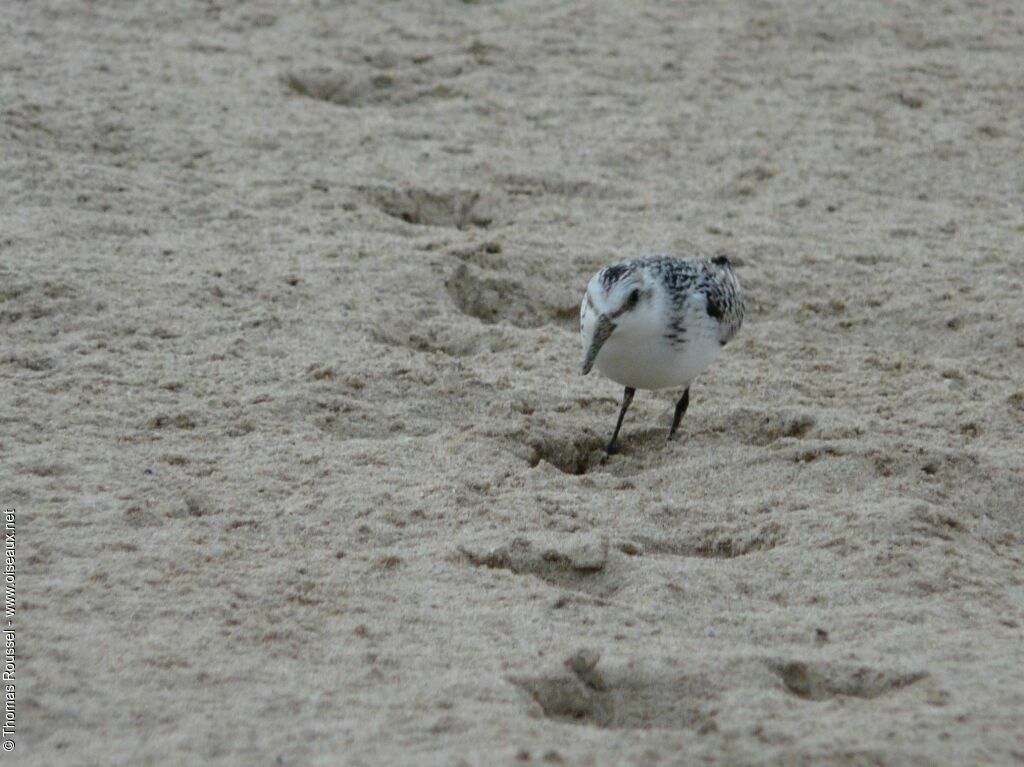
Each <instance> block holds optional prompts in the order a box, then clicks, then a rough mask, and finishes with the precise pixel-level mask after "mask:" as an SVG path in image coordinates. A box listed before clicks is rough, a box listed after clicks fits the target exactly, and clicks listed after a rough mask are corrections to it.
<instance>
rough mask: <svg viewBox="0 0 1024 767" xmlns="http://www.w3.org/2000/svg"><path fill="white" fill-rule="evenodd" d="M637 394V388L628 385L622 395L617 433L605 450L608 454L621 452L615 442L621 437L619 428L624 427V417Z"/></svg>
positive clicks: (616, 427)
mask: <svg viewBox="0 0 1024 767" xmlns="http://www.w3.org/2000/svg"><path fill="white" fill-rule="evenodd" d="M634 394H636V389H633V388H631V387H629V386H627V387H626V391H625V393H623V395H622V407H620V408H619V420H618V423H616V424H615V433H614V434H612V438H611V441H609V442H608V446H607V447H606V448H605V449H604V451H605V452H606V453H607V454H608V455H614V454H615V453H617V452H619V446H618V445H616V444H615V440H617V439H618V438H619V429H621V428H622V419H623V418H624V417H625V415H626V411H627V410H628V409H629V403H630V402H632V401H633V395H634Z"/></svg>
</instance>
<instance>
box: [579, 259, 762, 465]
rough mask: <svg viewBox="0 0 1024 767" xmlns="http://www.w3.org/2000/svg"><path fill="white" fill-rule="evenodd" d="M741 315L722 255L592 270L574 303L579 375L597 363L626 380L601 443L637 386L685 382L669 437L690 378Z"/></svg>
mask: <svg viewBox="0 0 1024 767" xmlns="http://www.w3.org/2000/svg"><path fill="white" fill-rule="evenodd" d="M742 322H743V291H742V290H741V289H740V284H739V281H738V280H737V279H736V273H735V272H734V271H733V267H732V264H731V263H729V259H728V258H726V257H725V256H717V257H715V258H712V259H710V260H708V259H703V258H695V259H683V258H672V257H670V256H650V257H646V258H638V259H636V260H634V261H622V262H620V263H617V264H612V265H611V266H606V267H605V268H604V269H602V270H601V271H599V272H598V273H597V274H595V275H594V278H593V279H592V280H591V281H590V284H589V285H587V294H586V295H585V296H584V297H583V305H582V306H581V307H580V334H581V335H582V336H583V354H584V357H583V375H586V374H587V373H589V372H590V369H591V368H593V367H594V366H595V365H596V366H597V369H598V370H600V371H601V372H602V373H604V374H605V375H606V376H608V377H609V378H610V379H612V380H613V381H616V382H617V383H620V384H622V385H623V386H625V387H626V391H625V393H624V394H623V395H622V407H620V408H619V420H618V422H617V423H616V424H615V431H614V432H613V433H612V438H611V440H610V441H609V442H608V446H607V447H606V448H605V452H606V453H608V454H609V455H611V454H612V453H615V452H616V451H617V445H616V440H617V439H618V436H619V429H620V428H622V419H623V417H624V416H625V415H626V410H627V409H628V408H629V403H631V402H632V401H633V395H634V394H635V393H636V390H637V389H664V388H666V387H668V386H685V387H686V388H685V390H684V391H683V396H682V397H680V398H679V402H678V403H677V404H676V413H675V417H674V418H673V419H672V428H671V429H669V432H668V438H669V439H672V438H673V437H674V436H675V433H676V429H678V428H679V421H680V420H681V419H682V417H683V414H684V413H685V412H686V408H687V406H689V404H690V384H691V383H693V380H694V379H695V378H696V377H697V376H699V375H700V374H701V373H703V372H704V371H705V370H707V368H708V366H709V365H710V364H711V362H712V361H713V360H714V359H715V357H717V356H718V353H719V352H720V351H722V347H723V346H725V345H726V344H727V343H728V342H729V341H730V340H731V339H732V337H733V336H735V335H736V331H738V330H739V328H740V324H742Z"/></svg>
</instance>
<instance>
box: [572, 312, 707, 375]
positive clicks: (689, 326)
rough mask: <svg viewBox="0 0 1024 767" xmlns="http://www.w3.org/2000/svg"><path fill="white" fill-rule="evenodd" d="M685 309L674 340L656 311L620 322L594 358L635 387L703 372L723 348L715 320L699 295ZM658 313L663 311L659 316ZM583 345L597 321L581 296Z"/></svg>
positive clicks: (606, 371) (598, 365)
mask: <svg viewBox="0 0 1024 767" xmlns="http://www.w3.org/2000/svg"><path fill="white" fill-rule="evenodd" d="M694 298H695V299H696V300H691V301H689V302H688V306H687V307H686V309H685V310H684V315H683V317H684V319H683V323H682V339H681V340H680V341H678V342H676V343H672V342H671V341H670V340H669V339H668V338H667V336H668V335H669V333H670V329H669V327H668V325H667V323H666V322H665V321H663V320H662V318H663V317H664V316H665V315H663V314H661V313H660V312H659V313H657V314H655V313H652V314H651V315H650V319H649V321H647V322H640V323H631V324H629V325H625V324H624V325H623V327H621V328H619V329H616V330H615V332H613V333H612V334H611V336H610V337H609V338H608V340H607V341H606V342H605V344H604V346H602V347H601V351H600V353H599V354H598V355H597V359H596V360H595V362H594V367H596V368H597V369H598V370H599V371H600V372H601V373H603V374H604V375H606V376H608V378H610V379H612V380H613V381H616V382H617V383H620V384H622V385H623V386H629V387H632V388H634V389H664V388H666V387H669V386H685V385H688V384H689V383H690V382H691V381H693V380H694V379H695V378H696V377H697V376H699V375H700V374H701V373H703V372H704V371H705V370H707V368H708V367H709V366H710V365H711V363H712V362H713V361H714V359H715V357H717V356H718V354H719V353H720V352H721V351H722V345H721V343H720V341H719V328H718V323H717V322H716V321H715V320H714V319H713V318H711V317H709V316H708V313H707V308H706V304H705V302H704V300H703V296H700V295H698V296H695V297H694ZM659 315H661V316H659ZM581 320H582V321H581V335H582V336H583V347H584V351H585V350H586V348H587V347H588V346H589V341H590V339H591V338H592V337H593V333H594V328H595V326H596V324H597V317H596V314H595V313H594V312H593V311H592V310H589V309H588V307H587V306H586V302H584V306H583V309H582V313H581Z"/></svg>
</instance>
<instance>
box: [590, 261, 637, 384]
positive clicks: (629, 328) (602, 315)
mask: <svg viewBox="0 0 1024 767" xmlns="http://www.w3.org/2000/svg"><path fill="white" fill-rule="evenodd" d="M654 303H655V291H654V284H653V282H652V281H651V280H650V278H649V276H648V275H647V273H646V271H645V270H644V269H641V268H638V267H636V266H634V265H633V264H630V263H621V264H613V265H612V266H608V267H605V268H604V269H602V270H601V271H599V272H598V273H597V274H595V275H594V277H593V279H591V280H590V284H589V285H587V294H586V295H585V296H584V297H583V305H582V306H581V307H580V333H581V335H582V336H583V354H584V357H583V375H586V374H587V373H589V372H590V370H591V368H592V367H593V366H594V361H595V360H596V359H597V355H598V353H599V352H600V351H601V347H602V346H604V344H605V342H606V341H607V340H608V339H609V338H610V337H611V336H612V334H613V333H614V334H615V335H616V337H620V336H621V337H628V336H630V335H633V331H635V330H641V329H645V328H647V327H648V326H649V325H650V324H651V322H652V318H653V317H652V315H653V314H654V312H655V307H654Z"/></svg>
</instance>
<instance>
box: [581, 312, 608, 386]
mask: <svg viewBox="0 0 1024 767" xmlns="http://www.w3.org/2000/svg"><path fill="white" fill-rule="evenodd" d="M613 330H615V323H614V322H612V321H611V320H610V319H608V316H607V315H604V314H602V315H601V316H599V317H598V318H597V328H595V329H594V337H593V338H592V339H591V340H590V348H589V349H587V356H586V357H584V358H583V375H586V374H587V373H589V372H590V369H591V368H592V367H594V360H596V359H597V353H598V352H599V351H601V347H602V346H604V342H605V341H607V340H608V336H610V335H611V334H612V331H613Z"/></svg>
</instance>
